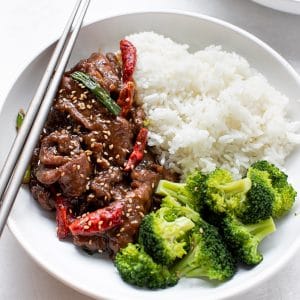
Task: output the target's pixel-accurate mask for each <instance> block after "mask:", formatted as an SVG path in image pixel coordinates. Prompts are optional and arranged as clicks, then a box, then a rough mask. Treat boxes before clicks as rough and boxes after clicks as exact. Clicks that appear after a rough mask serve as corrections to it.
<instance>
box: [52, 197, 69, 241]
mask: <svg viewBox="0 0 300 300" xmlns="http://www.w3.org/2000/svg"><path fill="white" fill-rule="evenodd" d="M65 202H66V201H65V199H64V197H63V196H57V195H56V196H55V206H56V224H57V236H58V238H59V239H65V238H66V237H67V236H68V235H69V234H70V230H69V225H70V223H71V222H72V221H73V217H72V216H71V214H70V212H69V210H68V207H67V205H66V203H65Z"/></svg>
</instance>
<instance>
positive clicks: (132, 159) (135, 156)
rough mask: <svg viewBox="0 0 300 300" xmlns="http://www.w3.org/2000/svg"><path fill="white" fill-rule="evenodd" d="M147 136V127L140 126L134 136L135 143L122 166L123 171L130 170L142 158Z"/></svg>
mask: <svg viewBox="0 0 300 300" xmlns="http://www.w3.org/2000/svg"><path fill="white" fill-rule="evenodd" d="M147 136H148V129H147V128H141V130H140V132H139V134H138V136H137V138H136V141H135V144H134V147H133V151H132V152H131V154H130V156H129V159H128V161H127V164H126V166H125V168H124V170H125V171H130V170H132V169H133V168H134V167H136V166H137V165H138V163H139V162H140V161H141V160H142V159H143V157H144V151H145V149H146V146H147Z"/></svg>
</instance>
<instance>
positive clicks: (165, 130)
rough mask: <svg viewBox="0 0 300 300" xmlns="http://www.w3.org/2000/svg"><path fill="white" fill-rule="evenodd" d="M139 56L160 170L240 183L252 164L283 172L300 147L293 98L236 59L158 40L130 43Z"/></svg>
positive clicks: (147, 35)
mask: <svg viewBox="0 0 300 300" xmlns="http://www.w3.org/2000/svg"><path fill="white" fill-rule="evenodd" d="M127 39H128V40H130V41H131V42H132V43H133V44H134V45H135V47H136V48H137V53H138V58H137V67H136V71H135V73H134V79H135V82H136V85H137V101H139V102H140V103H141V104H142V105H143V108H144V110H145V112H146V114H147V118H148V120H149V132H150V133H149V144H150V145H151V146H155V147H156V151H157V153H158V154H159V156H160V162H161V163H162V164H164V165H165V166H167V167H169V168H172V169H174V170H176V171H177V172H179V173H181V174H183V175H185V174H187V173H188V172H190V171H191V170H193V169H195V168H200V169H201V170H202V171H203V172H210V171H212V170H214V169H215V168H216V167H221V168H226V169H228V170H230V171H232V172H233V173H234V174H235V176H236V177H238V176H239V174H241V173H243V172H244V171H245V169H246V168H248V167H249V165H250V164H251V163H253V162H254V161H256V160H259V159H267V160H269V161H271V162H273V163H275V164H277V165H279V166H281V165H283V163H284V160H285V158H286V156H287V155H288V154H289V153H290V151H291V150H292V149H293V147H294V145H295V144H297V143H300V135H298V134H297V130H298V127H299V124H298V123H295V122H291V121H289V120H287V118H286V110H287V106H288V102H289V100H288V98H287V97H286V96H284V95H282V94H281V93H280V92H279V91H277V90H276V89H274V88H273V87H272V86H271V85H270V84H269V83H268V81H267V80H266V78H265V77H264V76H263V75H262V74H260V73H258V72H257V71H256V70H254V69H252V68H250V66H249V64H248V62H247V61H246V60H245V59H244V58H243V57H241V56H239V55H237V54H236V53H228V52H225V51H223V50H222V48H221V47H220V46H210V47H208V48H206V49H204V50H201V51H198V52H196V53H193V54H191V53H189V52H188V46H187V45H180V44H177V43H175V42H173V41H172V40H171V39H169V38H165V37H163V36H161V35H158V34H156V33H153V32H144V33H138V34H133V35H131V36H129V37H127Z"/></svg>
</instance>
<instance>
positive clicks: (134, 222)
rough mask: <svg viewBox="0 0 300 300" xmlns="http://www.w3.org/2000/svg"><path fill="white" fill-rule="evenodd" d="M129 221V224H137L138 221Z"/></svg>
mask: <svg viewBox="0 0 300 300" xmlns="http://www.w3.org/2000/svg"><path fill="white" fill-rule="evenodd" d="M130 223H131V224H137V223H138V221H137V220H132V221H131V222H130Z"/></svg>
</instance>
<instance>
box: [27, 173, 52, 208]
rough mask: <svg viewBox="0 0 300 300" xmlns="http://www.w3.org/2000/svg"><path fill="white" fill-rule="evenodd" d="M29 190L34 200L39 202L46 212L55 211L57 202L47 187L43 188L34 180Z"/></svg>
mask: <svg viewBox="0 0 300 300" xmlns="http://www.w3.org/2000/svg"><path fill="white" fill-rule="evenodd" d="M29 188H30V191H31V194H32V196H33V198H34V199H35V200H37V201H38V202H39V204H40V205H41V206H42V208H44V209H45V210H53V209H54V208H55V201H54V199H53V198H52V196H51V193H50V192H49V190H48V188H47V187H45V186H43V185H42V184H41V183H39V182H38V181H37V180H36V179H35V178H32V179H31V181H30V185H29Z"/></svg>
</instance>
